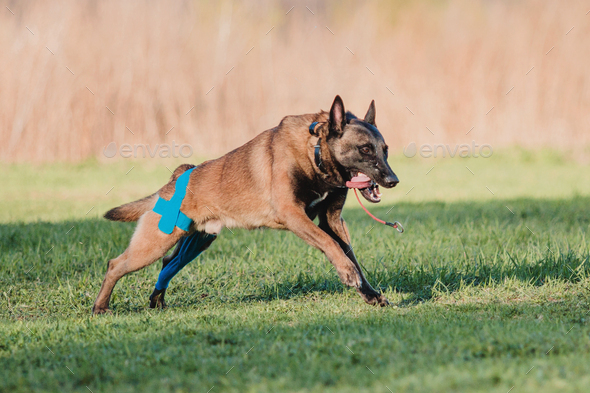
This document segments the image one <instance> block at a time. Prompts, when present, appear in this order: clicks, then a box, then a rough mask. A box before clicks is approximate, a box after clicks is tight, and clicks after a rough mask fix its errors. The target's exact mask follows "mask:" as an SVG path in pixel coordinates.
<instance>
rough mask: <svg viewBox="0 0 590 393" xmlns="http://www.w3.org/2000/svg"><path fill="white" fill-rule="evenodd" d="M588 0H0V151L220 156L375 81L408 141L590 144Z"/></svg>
mask: <svg viewBox="0 0 590 393" xmlns="http://www.w3.org/2000/svg"><path fill="white" fill-rule="evenodd" d="M4 6H6V7H4ZM292 7H294V8H292ZM588 9H590V1H588V0H584V1H559V2H554V1H518V2H514V1H461V0H457V1H452V0H451V1H443V2H434V1H420V2H411V3H410V2H405V1H395V2H385V1H371V2H352V1H347V2H337V1H328V2H319V1H309V2H297V1H280V2H277V1H272V2H271V1H265V2H261V1H246V2H237V1H236V2H232V1H222V2H198V1H183V2H181V1H178V2H176V1H175V2H164V1H125V2H114V1H104V2H103V1H82V2H76V1H62V2H42V1H36V2H17V1H9V2H3V7H2V9H1V10H0V46H1V47H2V54H1V55H0V58H1V60H0V71H1V72H0V138H1V141H2V143H1V144H0V161H3V162H22V161H31V162H49V161H80V160H84V159H86V158H88V157H96V156H98V157H102V154H101V153H102V149H103V148H104V147H105V146H106V145H107V144H108V143H109V142H112V141H114V142H116V143H117V144H118V145H120V144H122V143H130V144H136V143H143V144H151V145H152V146H153V145H155V144H158V143H160V144H161V143H172V141H173V140H174V141H176V143H179V144H180V143H190V144H191V145H192V146H193V148H194V151H195V154H199V155H202V156H213V155H217V154H220V153H223V152H225V151H227V150H228V149H231V148H234V147H237V146H239V145H240V144H242V143H244V142H246V141H247V140H249V139H250V138H252V137H253V136H254V135H256V134H258V133H259V132H261V131H263V130H265V129H267V128H270V127H272V126H274V125H276V124H278V122H279V121H280V119H281V118H282V116H284V115H287V114H299V113H308V112H315V111H317V110H319V109H326V110H327V109H329V105H330V104H331V101H332V99H333V98H334V95H335V94H340V95H342V96H343V98H344V102H345V104H346V106H347V108H348V109H350V110H352V111H353V112H356V113H357V115H363V114H364V111H365V110H366V108H367V106H368V104H369V102H370V100H371V99H375V100H376V102H377V111H378V115H377V116H378V117H377V121H378V124H379V126H380V129H381V130H382V132H383V133H384V134H385V137H386V139H387V140H388V142H389V144H390V145H392V146H393V147H394V151H396V152H398V153H399V152H401V148H402V146H404V145H407V144H408V143H409V142H411V141H415V142H418V143H427V142H428V143H464V142H467V143H471V141H472V140H475V141H476V142H477V143H490V144H492V145H493V146H494V147H495V148H497V147H500V146H511V145H521V146H526V147H539V146H547V147H553V148H558V149H566V150H570V151H579V150H580V149H582V150H583V149H584V146H588V145H589V144H590V132H589V129H590V110H589V108H590V73H589V71H588V70H589V69H590V68H589V64H590V46H589V45H588V37H589V36H590V34H589V33H590V14H586V12H587V11H588ZM572 27H573V29H572ZM251 48H252V49H251ZM66 67H67V68H66ZM532 67H534V68H533V69H532V70H531V68H532ZM529 70H530V71H529ZM527 72H528V74H527ZM213 86H214V88H213V90H210V89H212V87H213ZM510 89H512V90H510ZM390 90H391V92H390ZM508 91H510V92H509V93H508V94H507V92H508ZM107 107H108V108H107ZM492 107H493V109H492V110H491V112H490V108H492ZM191 108H192V109H191ZM111 111H112V113H111ZM187 112H188V114H187ZM486 113H487V114H486ZM172 127H174V128H173V129H172V130H171V131H170V132H168V131H169V130H170V129H171V128H172ZM426 127H428V128H429V129H430V130H431V131H432V132H433V133H434V136H433V135H432V134H431V133H430V131H428V129H427V128H426ZM472 127H474V128H473V129H472ZM470 129H472V131H471V132H470V133H469V134H468V135H466V133H467V132H468V131H469V130H470ZM130 130H131V131H132V132H133V134H132V133H131V131H130ZM167 132H168V134H167V135H166V133H167ZM102 159H104V157H102Z"/></svg>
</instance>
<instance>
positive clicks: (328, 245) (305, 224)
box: [281, 208, 362, 289]
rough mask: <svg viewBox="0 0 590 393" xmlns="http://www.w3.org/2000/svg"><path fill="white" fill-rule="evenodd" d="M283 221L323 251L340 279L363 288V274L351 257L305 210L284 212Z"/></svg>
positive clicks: (307, 241) (295, 232)
mask: <svg viewBox="0 0 590 393" xmlns="http://www.w3.org/2000/svg"><path fill="white" fill-rule="evenodd" d="M281 216H282V217H281V219H282V221H283V222H284V223H285V225H286V226H287V228H288V229H289V230H290V231H291V232H293V233H294V234H296V235H297V236H299V237H300V238H301V239H303V240H304V241H305V242H306V243H307V244H309V245H310V246H313V247H315V248H317V249H319V250H320V251H322V252H323V253H324V254H325V255H326V257H327V258H328V260H329V261H330V262H331V263H332V265H334V267H335V268H336V272H337V273H338V276H339V277H340V280H341V281H342V282H343V283H344V284H346V285H348V286H350V287H354V288H357V289H358V288H361V286H362V278H361V277H362V275H361V273H360V271H359V270H358V269H357V267H356V266H355V265H354V263H352V261H351V260H350V259H348V258H347V257H346V255H345V254H344V251H342V248H341V247H340V246H339V245H338V243H337V242H336V241H335V240H334V239H333V238H332V237H330V235H328V234H327V233H326V232H324V231H323V230H321V229H320V228H318V227H317V226H316V225H315V224H314V223H313V221H311V220H310V219H309V218H308V217H307V215H306V214H305V212H304V211H303V210H299V209H296V208H293V209H290V210H288V211H286V212H283V214H282V215H281Z"/></svg>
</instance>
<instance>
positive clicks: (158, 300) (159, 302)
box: [150, 289, 166, 309]
mask: <svg viewBox="0 0 590 393" xmlns="http://www.w3.org/2000/svg"><path fill="white" fill-rule="evenodd" d="M165 294H166V289H162V290H161V291H158V290H157V289H154V292H153V293H152V294H151V295H150V308H156V307H158V308H161V309H164V308H166V301H165V300H164V295H165Z"/></svg>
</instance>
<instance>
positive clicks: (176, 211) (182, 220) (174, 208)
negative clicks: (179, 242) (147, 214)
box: [154, 168, 195, 234]
mask: <svg viewBox="0 0 590 393" xmlns="http://www.w3.org/2000/svg"><path fill="white" fill-rule="evenodd" d="M194 169H195V168H191V169H189V170H188V171H186V172H184V173H183V174H182V175H180V176H179V177H178V179H176V185H175V189H174V195H172V198H170V200H169V201H167V200H165V199H164V198H162V197H159V198H158V201H157V202H156V206H154V212H155V213H158V214H160V215H161V216H162V217H161V218H160V222H159V223H158V228H159V229H160V230H161V231H162V232H164V233H167V234H171V233H172V231H173V230H174V227H175V226H177V227H179V228H180V229H182V230H183V231H187V232H188V230H189V228H190V225H191V223H192V222H193V221H192V220H191V219H190V218H188V217H187V216H186V215H185V214H184V213H183V212H181V211H180V206H181V205H182V201H183V200H184V197H185V196H186V187H187V186H188V181H189V178H190V174H191V172H192V171H193V170H194Z"/></svg>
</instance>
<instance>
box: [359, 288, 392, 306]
mask: <svg viewBox="0 0 590 393" xmlns="http://www.w3.org/2000/svg"><path fill="white" fill-rule="evenodd" d="M358 292H359V294H360V295H361V297H362V298H363V300H364V301H365V302H366V303H367V304H370V305H372V306H380V307H385V306H389V300H387V298H386V297H385V296H383V295H382V294H380V293H379V292H377V291H375V290H374V289H372V288H371V290H369V291H365V292H362V291H361V290H360V289H359V290H358Z"/></svg>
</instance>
